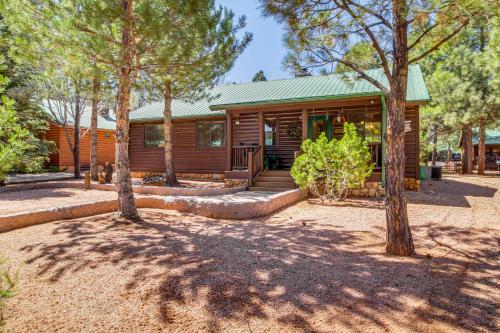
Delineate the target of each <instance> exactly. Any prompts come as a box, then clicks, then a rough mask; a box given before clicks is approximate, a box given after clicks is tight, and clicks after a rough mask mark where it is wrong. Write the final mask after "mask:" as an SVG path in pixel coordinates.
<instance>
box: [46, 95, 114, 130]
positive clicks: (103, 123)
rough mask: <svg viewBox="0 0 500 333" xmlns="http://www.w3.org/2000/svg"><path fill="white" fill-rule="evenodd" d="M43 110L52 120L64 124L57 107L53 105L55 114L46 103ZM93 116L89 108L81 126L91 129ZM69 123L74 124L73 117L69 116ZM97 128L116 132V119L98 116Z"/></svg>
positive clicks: (84, 113)
mask: <svg viewBox="0 0 500 333" xmlns="http://www.w3.org/2000/svg"><path fill="white" fill-rule="evenodd" d="M41 107H42V109H43V110H44V111H45V112H46V113H47V114H48V115H49V116H50V117H51V118H52V119H54V120H55V122H56V123H58V124H60V123H62V121H61V116H62V115H61V114H60V112H58V110H57V106H55V105H52V107H53V110H54V113H55V114H53V113H52V112H51V111H50V108H49V106H48V103H47V102H46V101H44V103H43V104H42V105H41ZM91 116H92V110H91V108H89V107H87V108H86V109H85V110H84V112H83V113H82V116H81V118H80V126H81V127H84V128H89V127H90V122H91V119H90V118H91ZM68 122H69V123H70V124H73V117H72V116H71V115H70V114H68ZM97 128H99V129H103V130H113V131H114V130H116V119H115V118H114V117H113V116H111V115H110V116H101V115H98V116H97Z"/></svg>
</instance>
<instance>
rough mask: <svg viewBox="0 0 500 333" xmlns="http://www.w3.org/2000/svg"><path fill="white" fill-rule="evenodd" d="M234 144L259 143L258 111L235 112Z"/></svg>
mask: <svg viewBox="0 0 500 333" xmlns="http://www.w3.org/2000/svg"><path fill="white" fill-rule="evenodd" d="M232 127H233V130H232V132H233V133H232V134H233V146H238V145H252V144H259V116H258V113H245V114H233V126H232Z"/></svg>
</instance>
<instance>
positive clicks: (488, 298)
mask: <svg viewBox="0 0 500 333" xmlns="http://www.w3.org/2000/svg"><path fill="white" fill-rule="evenodd" d="M499 187H500V178H479V177H458V176H457V177H447V178H446V179H445V180H444V181H441V182H432V183H429V184H426V185H425V188H424V191H422V192H420V193H410V194H409V195H408V196H409V198H408V200H409V215H410V220H411V225H412V230H413V234H414V240H415V244H416V249H417V252H418V255H417V256H416V257H415V258H395V257H387V256H385V255H384V239H385V228H384V210H383V204H382V202H381V201H378V200H349V201H347V202H345V203H342V204H334V205H331V206H320V205H318V203H317V202H316V201H314V200H309V201H304V202H301V203H298V204H296V205H294V206H291V207H289V208H287V209H285V210H282V211H280V212H277V213H276V214H274V215H272V216H269V217H267V218H262V219H258V220H253V221H223V220H213V219H208V218H202V217H197V216H193V215H189V214H180V213H176V212H171V211H159V210H142V211H141V214H142V216H143V219H144V221H143V222H142V223H141V224H130V223H125V222H121V221H119V220H116V219H114V217H113V216H112V215H101V216H95V217H92V218H85V219H78V220H73V221H62V222H53V223H48V224H44V225H37V226H33V227H29V228H25V229H20V230H15V231H11V232H8V233H4V234H0V244H1V245H0V246H1V247H0V253H1V254H3V255H6V256H8V257H9V258H10V262H11V263H12V265H13V266H17V267H19V269H20V276H21V280H20V285H19V294H18V296H16V297H15V298H14V299H12V300H11V301H10V303H8V305H7V308H6V311H5V317H6V319H7V329H8V330H10V331H11V332H53V331H59V332H78V331H84V332H112V331H118V332H157V331H164V332H221V331H223V332H246V331H248V332H304V331H308V332H345V331H353V332H379V331H380V332H387V331H391V332H410V331H411V332H415V331H416V332H452V331H457V332H471V331H485V332H486V331H489V332H498V331H499V330H500V319H499V313H498V309H499V308H500V292H499V290H500V288H499V278H500V274H499V273H500V272H499V252H498V249H499V242H500V212H499V210H500V194H499V191H498V189H499Z"/></svg>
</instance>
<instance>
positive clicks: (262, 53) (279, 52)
mask: <svg viewBox="0 0 500 333" xmlns="http://www.w3.org/2000/svg"><path fill="white" fill-rule="evenodd" d="M217 4H220V5H222V6H224V7H227V8H230V9H232V10H233V12H234V14H235V16H236V17H239V16H242V15H245V16H246V17H247V26H246V28H245V30H246V31H248V32H251V33H252V34H253V40H252V42H251V43H250V45H249V46H248V47H247V49H246V50H245V52H244V53H243V54H242V55H241V56H240V57H239V58H238V59H237V60H236V63H235V65H234V67H233V69H232V70H231V71H230V72H229V73H228V74H226V76H225V78H224V81H225V82H237V83H242V82H248V81H251V80H252V78H253V76H254V75H255V73H257V72H258V71H259V70H263V71H264V74H265V75H266V77H267V79H268V80H274V79H282V78H287V77H291V76H292V75H291V74H290V73H288V72H285V71H284V70H283V69H282V66H281V60H282V59H283V57H284V55H285V54H286V49H285V47H284V46H283V40H282V35H283V31H282V28H281V27H280V25H279V24H278V23H277V22H276V20H275V19H274V18H271V17H267V18H265V17H263V15H262V10H261V9H260V8H259V7H260V3H259V2H258V1H257V0H217Z"/></svg>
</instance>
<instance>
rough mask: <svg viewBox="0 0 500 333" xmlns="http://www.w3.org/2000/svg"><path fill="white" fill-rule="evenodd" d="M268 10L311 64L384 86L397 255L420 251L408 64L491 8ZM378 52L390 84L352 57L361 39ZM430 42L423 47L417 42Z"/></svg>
mask: <svg viewBox="0 0 500 333" xmlns="http://www.w3.org/2000/svg"><path fill="white" fill-rule="evenodd" d="M261 1H262V3H263V7H264V10H265V13H266V14H267V15H272V16H275V17H277V18H278V19H279V20H280V21H282V22H284V23H285V24H286V29H287V30H286V38H285V39H286V40H287V41H288V45H292V47H293V50H294V54H295V55H297V54H298V55H299V56H296V57H295V58H296V59H297V60H303V61H305V65H308V66H309V67H313V68H314V67H316V68H317V67H324V66H326V65H329V64H332V63H340V64H342V65H345V66H346V67H348V68H350V69H351V70H353V71H355V72H356V73H357V74H358V76H359V77H360V78H362V79H364V80H366V81H368V82H369V83H371V84H372V85H373V86H375V87H377V88H378V89H379V90H380V91H381V92H382V93H383V94H384V98H385V100H386V102H387V132H386V137H385V141H386V161H385V170H386V222H387V247H386V251H387V253H388V254H392V255H404V256H408V255H413V254H414V253H415V250H414V245H413V240H412V236H411V231H410V227H409V223H408V212H407V207H406V195H405V190H404V164H405V159H404V136H405V130H404V111H405V108H406V90H407V81H408V66H409V65H410V64H412V63H416V62H418V61H419V60H421V59H423V58H425V57H426V56H427V55H429V54H431V53H432V52H434V51H435V50H436V49H438V48H439V47H440V46H441V45H443V44H444V43H446V42H447V41H448V40H450V39H452V38H453V37H454V36H456V35H457V34H458V33H459V32H460V31H461V30H462V29H463V28H464V27H465V26H466V25H467V24H468V23H469V22H470V20H471V16H473V15H478V14H479V13H481V12H482V11H483V8H482V7H481V5H482V4H483V1H477V2H475V1H474V2H472V1H467V2H464V3H462V2H461V1H457V2H446V3H445V4H443V3H441V2H435V1H418V2H413V1H407V0H392V1H383V0H370V1H363V2H359V1H352V0H332V1H326V2H325V1H322V2H318V1H289V2H284V1H281V0H261ZM360 40H361V41H366V42H368V43H370V45H371V46H372V47H373V48H374V49H375V51H376V54H377V56H378V58H379V60H380V62H379V66H380V67H381V68H382V71H383V73H384V76H385V78H386V79H387V81H388V85H384V84H382V83H381V82H379V81H377V80H375V79H373V78H372V77H370V76H368V75H367V74H366V73H365V71H364V70H365V69H366V68H363V67H360V66H359V64H357V63H355V62H352V61H349V60H348V59H346V58H345V54H346V51H348V50H349V49H351V48H352V46H353V44H355V43H358V42H359V41H360ZM419 45H426V47H425V49H424V50H423V51H420V50H418V52H416V51H417V50H416V49H417V46H419Z"/></svg>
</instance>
